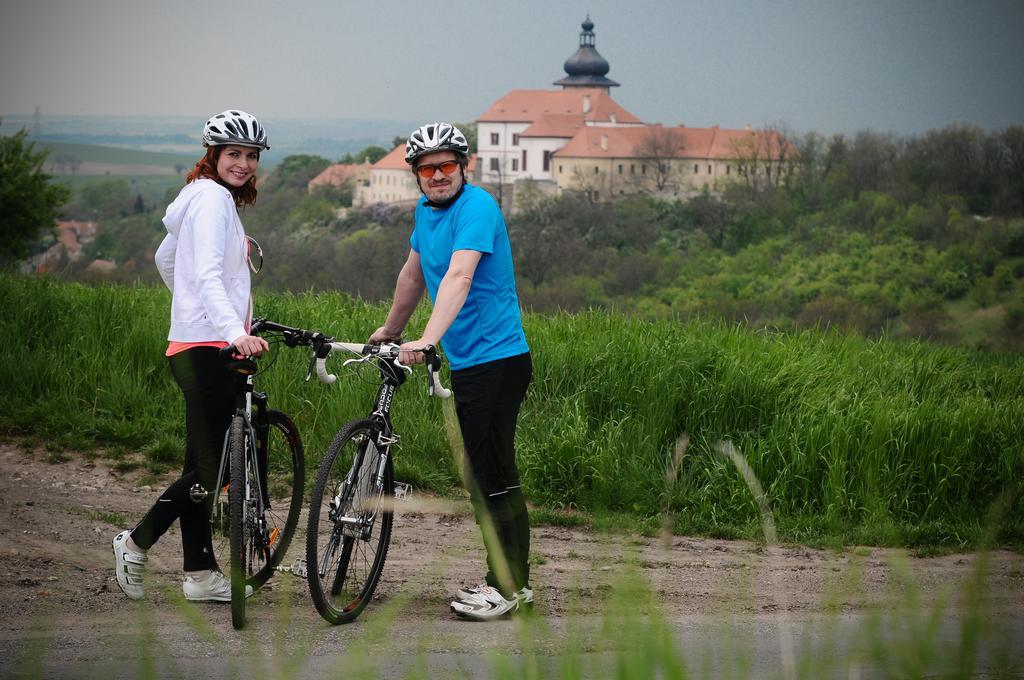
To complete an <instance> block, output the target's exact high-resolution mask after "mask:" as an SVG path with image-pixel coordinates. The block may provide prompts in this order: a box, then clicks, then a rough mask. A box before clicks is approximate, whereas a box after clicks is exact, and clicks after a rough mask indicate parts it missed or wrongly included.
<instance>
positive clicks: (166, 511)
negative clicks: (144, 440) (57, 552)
mask: <svg viewBox="0 0 1024 680" xmlns="http://www.w3.org/2000/svg"><path fill="white" fill-rule="evenodd" d="M218 351H219V350H218V349H217V348H216V347H195V348H193V349H188V350H185V351H184V352H179V353H177V354H175V355H173V356H171V357H169V363H170V366H171V374H172V375H173V376H174V380H175V382H177V383H178V387H180V388H181V392H182V394H183V395H184V397H185V465H184V467H183V468H182V471H181V477H180V478H179V479H178V480H177V481H175V482H174V483H173V484H171V485H170V486H169V487H167V490H166V491H164V492H163V494H161V496H160V497H159V498H158V499H157V500H156V503H154V504H153V507H152V508H150V510H149V512H147V513H146V516H145V517H143V518H142V521H141V522H139V524H138V525H137V526H136V527H135V529H133V530H132V540H133V541H135V543H136V544H137V545H138V546H139V547H140V548H142V549H144V550H148V549H149V548H151V547H152V546H153V544H154V543H156V542H157V539H159V538H160V537H161V536H163V535H164V533H165V532H166V531H167V530H168V529H169V528H170V526H171V524H173V523H174V520H176V519H177V520H180V521H181V544H182V552H183V553H184V569H185V571H200V570H202V569H216V568H217V560H216V557H215V556H214V554H213V544H212V538H211V535H210V508H211V507H212V503H213V494H212V493H210V494H209V495H207V497H206V502H205V503H203V502H196V501H193V500H192V497H191V495H190V493H189V491H190V489H191V488H192V486H193V485H195V484H199V485H200V486H202V487H203V489H205V490H207V491H211V492H212V491H213V488H214V485H215V484H216V483H217V466H218V465H219V464H220V457H221V451H222V448H223V446H224V433H225V432H227V429H228V426H229V425H230V424H231V416H232V414H233V413H234V410H235V389H234V381H235V380H236V378H235V377H234V376H233V375H232V374H231V373H229V372H228V371H227V370H225V368H224V362H223V361H222V360H221V359H220V357H219V356H218Z"/></svg>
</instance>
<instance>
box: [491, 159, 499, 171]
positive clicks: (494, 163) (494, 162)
mask: <svg viewBox="0 0 1024 680" xmlns="http://www.w3.org/2000/svg"><path fill="white" fill-rule="evenodd" d="M491 172H498V159H497V158H492V159H491Z"/></svg>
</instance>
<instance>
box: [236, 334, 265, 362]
mask: <svg viewBox="0 0 1024 680" xmlns="http://www.w3.org/2000/svg"><path fill="white" fill-rule="evenodd" d="M231 344H232V345H234V346H235V349H236V350H238V352H239V353H240V354H244V355H246V356H250V357H258V356H259V355H261V354H263V353H264V352H266V351H267V350H268V349H270V345H268V344H267V341H266V340H264V339H263V338H261V337H258V336H256V335H239V336H238V337H237V338H235V341H234V342H232V343H231Z"/></svg>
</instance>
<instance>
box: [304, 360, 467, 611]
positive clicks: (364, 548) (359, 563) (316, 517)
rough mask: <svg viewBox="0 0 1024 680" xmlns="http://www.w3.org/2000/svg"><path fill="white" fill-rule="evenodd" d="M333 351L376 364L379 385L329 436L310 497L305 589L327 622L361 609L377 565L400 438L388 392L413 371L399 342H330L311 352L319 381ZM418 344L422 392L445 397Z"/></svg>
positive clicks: (386, 534)
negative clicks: (366, 406) (368, 404)
mask: <svg viewBox="0 0 1024 680" xmlns="http://www.w3.org/2000/svg"><path fill="white" fill-rule="evenodd" d="M337 351H344V352H350V353H352V354H355V355H357V357H358V358H355V359H349V360H348V361H346V362H345V365H346V366H347V365H349V364H362V363H366V362H373V363H375V364H376V366H377V369H378V371H379V373H380V387H379V388H378V390H377V397H376V400H375V401H374V407H373V410H372V411H371V412H370V414H369V415H368V416H367V417H366V418H363V419H360V420H353V421H351V422H348V423H346V424H345V425H344V426H342V428H341V429H340V430H339V431H338V433H337V434H336V435H335V436H334V440H333V442H332V443H331V446H330V448H329V449H328V450H327V453H326V455H325V456H324V459H323V462H322V463H321V465H320V470H319V472H318V473H317V478H316V484H315V486H314V488H313V492H312V494H311V496H310V500H309V524H308V527H307V529H306V573H307V578H308V580H309V593H310V595H311V596H312V597H313V604H315V605H316V610H317V611H318V612H320V615H321V616H322V617H323V618H324V619H326V620H327V621H329V622H331V623H332V624H338V623H349V622H351V621H354V620H355V619H356V617H358V616H359V614H360V613H362V611H363V609H365V608H366V605H367V604H368V603H369V602H370V599H371V598H372V597H373V591H374V589H376V587H377V582H378V581H379V579H380V575H381V572H382V571H383V569H384V560H385V559H386V558H387V553H388V543H389V542H390V540H391V522H392V513H393V501H394V496H395V474H394V464H393V462H392V458H391V452H392V446H394V445H395V444H397V443H398V441H399V436H398V433H397V432H395V429H394V427H393V426H392V423H391V406H392V403H393V400H394V396H395V392H396V391H397V390H398V388H399V387H400V386H401V385H402V383H404V382H405V380H406V377H407V374H409V373H411V372H412V369H411V368H410V367H409V366H405V365H403V364H400V363H399V362H398V356H399V354H398V345H394V344H384V345H362V344H354V343H338V342H330V343H326V344H324V345H323V346H322V347H321V349H320V351H319V352H318V353H317V356H318V358H317V362H316V370H317V375H318V376H319V377H320V379H321V380H323V381H324V382H328V383H330V382H334V380H335V376H334V375H330V374H328V373H327V372H326V370H325V369H324V361H325V359H326V358H327V356H328V355H329V354H330V353H331V352H337ZM417 351H421V352H423V353H424V354H425V355H426V356H425V359H426V366H427V380H428V385H429V387H428V390H429V394H431V395H436V396H439V397H442V398H447V397H450V396H451V391H450V390H448V389H445V388H444V387H442V386H441V383H440V381H439V379H438V377H437V372H438V371H439V370H440V367H441V360H440V358H439V357H438V355H437V352H436V350H435V348H434V347H433V346H428V347H426V348H424V349H422V350H417Z"/></svg>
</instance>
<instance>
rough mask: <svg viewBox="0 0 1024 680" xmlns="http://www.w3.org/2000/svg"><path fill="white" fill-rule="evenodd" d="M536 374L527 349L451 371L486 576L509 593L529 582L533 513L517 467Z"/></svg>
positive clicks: (468, 482)
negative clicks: (524, 410)
mask: <svg viewBox="0 0 1024 680" xmlns="http://www.w3.org/2000/svg"><path fill="white" fill-rule="evenodd" d="M532 375H533V363H532V361H531V359H530V354H529V352H527V353H526V354H521V355H519V356H514V357H509V358H507V359H499V360H497V361H489V362H487V363H485V364H480V365H478V366H472V367H470V368H466V369H462V370H458V371H452V387H453V389H454V390H455V409H456V413H457V414H458V416H459V427H460V428H461V430H462V439H463V442H464V443H465V446H466V484H467V486H468V487H469V496H470V500H471V501H472V503H473V511H474V514H475V515H476V520H477V524H479V525H480V528H481V530H482V531H483V535H484V547H485V548H486V549H487V576H486V581H487V583H488V585H490V586H491V587H493V588H497V589H498V591H500V592H501V593H502V595H504V596H505V597H509V596H510V595H511V594H512V591H514V590H518V589H520V588H522V587H523V586H526V585H528V584H529V582H530V565H529V558H530V518H529V515H528V514H527V510H526V499H525V497H524V496H523V490H522V487H521V485H520V482H519V469H518V468H517V467H516V453H515V434H516V421H517V420H518V418H519V407H520V405H521V404H522V402H523V398H524V397H525V396H526V388H527V387H528V386H529V384H530V378H531V377H532ZM492 529H493V531H492ZM499 556H504V565H502V564H499V562H498V560H499ZM502 567H505V568H502ZM504 573H508V576H509V577H510V578H511V581H512V582H511V583H509V582H508V581H507V580H506V579H505V578H503V574H504Z"/></svg>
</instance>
